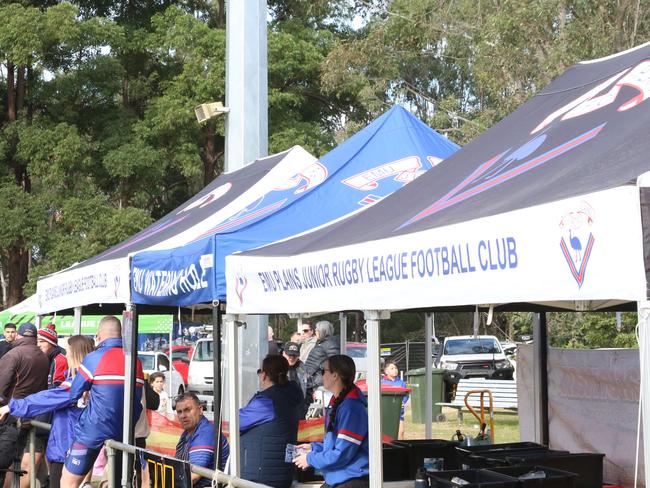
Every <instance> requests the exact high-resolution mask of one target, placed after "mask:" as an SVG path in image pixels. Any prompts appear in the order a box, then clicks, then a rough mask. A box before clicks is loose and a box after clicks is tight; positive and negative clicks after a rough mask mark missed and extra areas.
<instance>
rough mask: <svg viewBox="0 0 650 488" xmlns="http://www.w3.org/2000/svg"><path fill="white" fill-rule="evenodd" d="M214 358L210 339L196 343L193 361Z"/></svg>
mask: <svg viewBox="0 0 650 488" xmlns="http://www.w3.org/2000/svg"><path fill="white" fill-rule="evenodd" d="M213 359H214V356H213V352H212V341H211V340H210V341H199V342H197V344H196V351H194V357H193V358H192V360H193V361H212V360H213Z"/></svg>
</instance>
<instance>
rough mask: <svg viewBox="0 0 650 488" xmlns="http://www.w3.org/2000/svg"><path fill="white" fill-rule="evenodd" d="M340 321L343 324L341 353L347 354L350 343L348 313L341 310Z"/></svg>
mask: <svg viewBox="0 0 650 488" xmlns="http://www.w3.org/2000/svg"><path fill="white" fill-rule="evenodd" d="M339 323H340V324H341V331H340V334H341V335H340V338H341V354H345V351H346V350H347V343H348V314H346V313H345V312H341V313H340V314H339Z"/></svg>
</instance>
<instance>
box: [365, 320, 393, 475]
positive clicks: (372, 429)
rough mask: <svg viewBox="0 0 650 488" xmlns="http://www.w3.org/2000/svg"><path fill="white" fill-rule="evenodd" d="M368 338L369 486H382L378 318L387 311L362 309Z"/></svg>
mask: <svg viewBox="0 0 650 488" xmlns="http://www.w3.org/2000/svg"><path fill="white" fill-rule="evenodd" d="M364 316H365V319H366V336H367V338H368V378H367V379H366V382H367V385H368V448H369V451H370V453H369V454H370V459H369V461H370V486H383V483H384V476H383V461H382V445H381V444H382V442H381V440H382V434H381V386H380V379H381V369H380V363H379V356H380V348H379V338H380V334H379V320H380V319H386V318H388V317H389V315H388V312H386V313H382V312H381V311H379V310H366V311H364Z"/></svg>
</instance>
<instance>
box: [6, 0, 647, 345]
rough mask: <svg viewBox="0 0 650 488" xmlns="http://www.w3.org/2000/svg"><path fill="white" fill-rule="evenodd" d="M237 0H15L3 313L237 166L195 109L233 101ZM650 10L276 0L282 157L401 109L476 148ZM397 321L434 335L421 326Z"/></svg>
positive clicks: (410, 0)
mask: <svg viewBox="0 0 650 488" xmlns="http://www.w3.org/2000/svg"><path fill="white" fill-rule="evenodd" d="M224 5H225V2H224V0H217V1H216V2H206V1H204V0H191V1H189V2H175V1H172V0H164V1H157V2H122V1H117V2H115V1H111V2H107V1H105V0H104V1H103V0H76V1H71V2H56V1H53V0H41V1H37V0H31V1H30V0H21V1H14V2H10V1H0V18H1V19H2V20H3V26H2V29H0V63H2V69H1V70H0V90H1V91H2V94H3V96H2V97H0V201H1V202H2V203H0V219H1V222H2V225H1V226H0V286H1V291H2V301H3V305H5V306H9V305H12V304H15V303H17V302H18V301H20V300H21V299H22V298H23V297H24V296H25V295H26V294H29V293H31V292H33V290H34V288H35V282H36V279H37V278H38V276H41V275H43V274H46V273H50V272H53V271H55V270H58V269H61V268H64V267H66V266H69V265H70V264H72V263H74V262H77V261H81V260H83V259H85V258H88V257H90V256H92V255H94V254H96V253H98V252H101V251H102V250H104V249H106V248H107V247H109V246H111V245H113V244H115V243H117V242H119V241H120V240H122V239H124V238H125V237H127V236H129V235H131V234H133V233H134V232H137V231H138V230H139V229H142V228H143V227H145V226H146V225H148V224H149V223H150V222H152V221H154V220H155V219H157V218H160V217H161V216H163V215H165V214H166V213H167V212H169V211H170V210H171V209H173V208H174V207H175V206H177V205H178V204H180V203H181V202H182V201H184V200H185V199H187V198H188V197H189V196H191V195H193V194H194V193H196V192H197V191H198V190H199V189H200V188H201V187H203V186H204V185H205V184H206V183H207V182H209V181H211V180H212V179H213V178H214V177H215V176H217V175H218V174H219V173H220V172H221V171H222V170H223V153H224V122H223V119H219V118H217V119H213V120H212V121H210V122H209V123H207V124H205V125H198V124H197V123H196V121H195V119H194V115H193V107H194V106H196V105H198V104H199V103H203V102H207V101H216V100H223V99H224V94H225V86H224V78H225V63H224V57H225V12H224ZM649 7H650V0H637V1H632V0H596V1H591V0H589V1H587V0H481V1H478V2H477V1H476V0H453V1H441V0H269V2H268V9H269V10H268V11H269V30H268V32H269V37H268V53H269V73H268V79H269V150H270V151H271V152H277V151H281V150H285V149H287V148H288V147H290V146H292V145H294V144H300V145H302V146H303V147H305V148H306V149H307V150H308V151H310V152H312V153H314V154H317V155H320V154H323V153H325V152H326V151H327V150H329V149H330V148H331V147H333V146H334V145H335V144H336V142H338V141H340V140H342V139H344V138H345V137H346V136H347V135H349V134H350V133H352V132H354V131H355V130H357V129H358V128H360V127H362V126H364V125H365V124H366V123H367V122H368V121H369V120H371V119H372V118H374V117H376V116H378V115H379V114H380V113H382V112H383V111H385V110H386V109H387V108H389V107H390V106H391V105H392V104H394V103H401V104H404V105H405V106H407V107H409V108H410V109H411V110H412V111H413V112H414V113H416V114H417V115H418V116H420V117H421V118H422V119H423V120H425V121H426V122H427V123H429V124H430V125H431V126H432V127H434V128H436V129H437V130H439V131H441V132H444V133H447V134H448V136H449V137H450V138H451V139H453V140H454V141H456V142H458V143H461V144H462V143H465V142H467V141H469V140H470V139H472V138H473V137H474V136H476V135H477V134H479V133H480V132H482V131H483V130H485V129H486V128H488V127H490V126H491V125H493V124H494V123H495V122H497V121H498V120H499V119H501V118H502V117H503V116H504V115H506V114H508V113H509V112H511V111H512V110H513V109H515V108H516V107H517V106H518V105H520V104H521V103H522V102H524V101H525V100H526V99H527V98H529V97H530V96H531V95H533V94H534V93H535V92H537V91H538V90H539V89H540V88H542V87H543V86H544V85H545V84H547V83H548V82H549V81H550V80H551V79H552V78H553V77H554V76H556V75H557V74H559V73H561V72H562V71H563V70H564V69H565V68H566V67H567V66H569V65H570V64H572V63H574V62H576V61H578V60H581V59H588V58H594V57H599V56H603V55H608V54H611V53H614V52H617V51H620V50H623V49H626V48H629V47H632V46H634V45H637V44H640V43H642V42H645V41H647V40H648V38H649V37H650V35H649V34H650V8H649ZM572 317H574V318H569V317H568V316H567V317H566V321H568V322H572V321H575V320H578V321H579V322H580V324H585V325H584V326H583V325H580V326H579V327H574V328H573V329H572V332H568V331H567V332H563V329H562V327H559V326H558V327H556V328H552V330H553V331H554V332H553V333H554V334H555V330H557V335H556V336H554V337H557V340H558V341H560V342H562V341H564V342H568V343H571V344H574V345H576V346H581V345H586V344H591V343H599V344H600V342H598V340H596V339H594V338H592V337H591V335H592V332H590V331H591V330H593V329H598V330H600V331H601V335H602V336H603V337H607V338H608V339H607V341H616V340H621V339H620V338H621V337H622V336H621V335H620V334H619V335H615V336H609V335H608V334H609V332H606V331H605V329H606V328H608V327H609V326H607V327H606V326H605V323H606V320H604V319H602V320H601V319H598V320H597V321H596V322H597V323H593V324H591V325H590V326H589V325H588V324H587V322H588V320H587V319H586V318H583V317H582V316H580V315H573V316H572ZM575 317H578V319H575ZM585 317H586V315H585ZM394 320H399V321H400V324H402V323H403V325H404V326H403V327H400V329H401V330H406V331H407V335H408V336H409V337H410V336H413V338H417V336H418V334H419V333H420V332H419V327H420V325H419V324H421V323H422V317H421V316H417V315H411V316H409V318H406V317H402V318H396V319H394ZM528 322H529V321H527V320H526V319H523V318H522V317H518V316H513V318H500V317H497V320H496V321H495V327H496V326H498V327H501V328H503V329H504V331H505V332H507V333H510V334H512V333H514V332H516V330H517V327H519V326H518V325H517V324H519V323H520V324H526V323H528ZM438 323H439V329H441V330H444V331H445V332H447V329H448V331H449V333H461V332H466V331H467V328H468V327H469V328H470V330H471V323H472V318H471V314H467V316H465V315H454V314H441V317H440V319H439V320H438ZM573 323H574V325H575V322H573ZM410 324H412V325H410ZM522 327H523V328H525V327H526V326H525V325H522ZM587 329H589V330H587ZM608 330H609V329H608ZM408 331H411V332H408ZM628 332H629V331H628ZM389 340H393V339H392V338H390V339H389ZM554 340H555V339H554ZM594 341H595V342H594Z"/></svg>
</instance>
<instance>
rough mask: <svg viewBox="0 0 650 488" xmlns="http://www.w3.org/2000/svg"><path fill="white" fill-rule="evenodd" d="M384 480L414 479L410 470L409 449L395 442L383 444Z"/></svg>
mask: <svg viewBox="0 0 650 488" xmlns="http://www.w3.org/2000/svg"><path fill="white" fill-rule="evenodd" d="M382 454H383V466H384V481H402V480H407V479H413V477H412V476H411V474H410V471H409V450H408V449H407V448H406V447H403V446H398V445H395V444H384V445H383V446H382Z"/></svg>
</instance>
